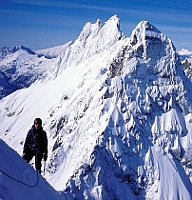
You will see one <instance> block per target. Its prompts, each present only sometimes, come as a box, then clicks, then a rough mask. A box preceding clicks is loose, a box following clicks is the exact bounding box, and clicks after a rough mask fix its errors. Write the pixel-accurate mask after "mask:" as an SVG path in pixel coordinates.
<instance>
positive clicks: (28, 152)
mask: <svg viewBox="0 0 192 200" xmlns="http://www.w3.org/2000/svg"><path fill="white" fill-rule="evenodd" d="M47 143H48V142H47V134H46V132H45V131H44V130H43V127H42V120H41V119H40V118H36V119H35V120H34V124H33V126H32V128H31V129H30V130H29V131H28V134H27V137H26V140H25V144H24V148H23V159H24V160H26V161H27V162H28V163H29V161H30V160H31V159H32V158H33V157H34V156H35V168H36V170H37V171H38V172H39V173H41V161H42V159H43V160H44V161H46V160H47Z"/></svg>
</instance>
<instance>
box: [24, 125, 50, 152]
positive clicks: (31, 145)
mask: <svg viewBox="0 0 192 200" xmlns="http://www.w3.org/2000/svg"><path fill="white" fill-rule="evenodd" d="M28 151H38V152H41V153H47V134H46V132H45V131H44V130H43V128H42V127H40V128H39V129H35V127H34V126H32V128H31V129H30V130H29V131H28V133H27V137H26V140H25V144H24V149H23V152H24V153H27V152H28Z"/></svg>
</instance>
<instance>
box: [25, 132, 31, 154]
mask: <svg viewBox="0 0 192 200" xmlns="http://www.w3.org/2000/svg"><path fill="white" fill-rule="evenodd" d="M30 138H31V131H30V130H29V131H28V133H27V137H26V139H25V143H24V147H23V153H26V152H27V151H28V150H29V146H30V140H31V139H30Z"/></svg>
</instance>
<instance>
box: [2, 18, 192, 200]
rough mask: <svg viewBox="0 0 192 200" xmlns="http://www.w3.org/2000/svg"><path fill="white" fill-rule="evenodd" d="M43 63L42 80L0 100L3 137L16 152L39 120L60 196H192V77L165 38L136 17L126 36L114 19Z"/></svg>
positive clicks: (50, 175)
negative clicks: (39, 118)
mask: <svg viewBox="0 0 192 200" xmlns="http://www.w3.org/2000/svg"><path fill="white" fill-rule="evenodd" d="M34 55H36V54H34ZM43 59H46V58H45V57H43ZM49 60H50V62H51V61H52V62H53V64H52V65H51V64H50V65H48V66H49V67H50V68H49V67H48V69H45V70H44V73H46V79H44V80H43V81H42V80H40V81H36V83H35V84H32V85H31V86H30V87H28V88H26V89H21V90H17V91H15V92H14V93H12V94H10V95H8V96H7V97H4V98H3V99H2V100H1V101H0V120H1V126H0V137H1V138H2V139H3V140H4V141H6V143H8V144H9V145H10V146H11V147H12V148H13V149H15V150H16V151H17V152H18V153H19V154H20V155H21V154H22V148H23V142H24V140H25V137H26V133H27V131H28V129H29V128H30V127H31V125H32V123H33V120H34V118H36V117H41V118H42V119H43V126H44V129H45V130H46V131H47V134H48V136H49V157H48V163H47V172H46V179H47V180H48V182H49V183H50V184H51V185H52V186H53V187H54V188H55V189H56V190H59V191H63V194H64V197H65V199H69V200H70V199H80V200H81V199H89V200H92V199H97V200H101V199H111V200H112V199H122V200H130V199H132V200H134V199H135V200H136V199H169V200H179V199H185V200H190V199H192V184H191V183H192V178H191V177H192V159H191V155H192V148H191V145H192V135H191V131H192V87H191V86H192V83H191V82H190V80H189V79H188V78H187V76H186V75H185V74H184V71H183V68H182V64H181V59H180V56H179V55H178V54H177V52H176V49H175V47H174V45H173V44H172V41H171V40H170V39H169V38H167V37H166V35H164V34H163V33H161V32H160V31H159V30H158V29H157V28H156V27H155V26H153V25H152V24H150V23H149V22H147V21H141V22H140V23H139V24H138V25H137V27H136V28H135V29H134V30H133V31H132V33H131V36H130V37H129V38H128V37H126V36H124V34H123V33H122V32H121V30H120V21H119V18H118V17H117V16H113V17H111V18H110V19H109V20H108V21H106V22H102V21H101V20H97V22H96V23H95V24H91V23H87V24H86V25H85V26H84V28H83V30H82V32H81V33H80V35H79V37H78V38H77V40H76V41H74V42H73V43H69V44H67V46H66V48H65V49H64V50H63V51H62V53H61V54H60V55H58V56H57V57H56V58H55V57H54V58H49ZM30 61H31V62H32V60H30ZM39 69H40V68H39ZM50 69H51V70H50Z"/></svg>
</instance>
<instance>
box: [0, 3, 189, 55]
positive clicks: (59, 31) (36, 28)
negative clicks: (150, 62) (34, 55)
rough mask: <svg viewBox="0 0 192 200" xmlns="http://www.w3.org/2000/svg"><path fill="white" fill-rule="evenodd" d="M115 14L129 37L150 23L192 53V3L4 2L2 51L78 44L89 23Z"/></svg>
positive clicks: (0, 30) (0, 18)
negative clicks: (142, 23) (138, 28)
mask: <svg viewBox="0 0 192 200" xmlns="http://www.w3.org/2000/svg"><path fill="white" fill-rule="evenodd" d="M115 14H117V16H118V17H119V18H120V27H121V30H122V31H123V33H124V35H125V36H127V37H129V36H130V34H131V31H132V30H133V29H134V28H135V27H136V25H137V24H138V23H139V22H140V21H142V20H147V21H149V22H150V23H152V24H153V25H154V26H156V27H157V28H158V29H159V30H160V31H161V32H163V33H164V34H165V35H167V37H169V38H170V39H171V40H172V41H173V44H174V45H175V46H176V48H177V50H181V49H182V48H185V49H188V50H190V51H192V0H184V1H181V0H106V1H105V0H0V47H5V46H7V47H12V46H20V45H23V46H26V47H29V48H31V49H33V50H38V49H45V48H49V47H55V46H59V45H62V44H65V43H67V42H68V41H70V40H72V41H74V40H75V39H76V38H77V37H78V36H79V34H80V32H81V30H82V28H83V26H84V25H85V24H86V23H87V22H91V23H95V22H96V21H97V19H98V18H99V19H101V20H102V21H107V20H108V19H109V18H110V17H111V16H113V15H115Z"/></svg>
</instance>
